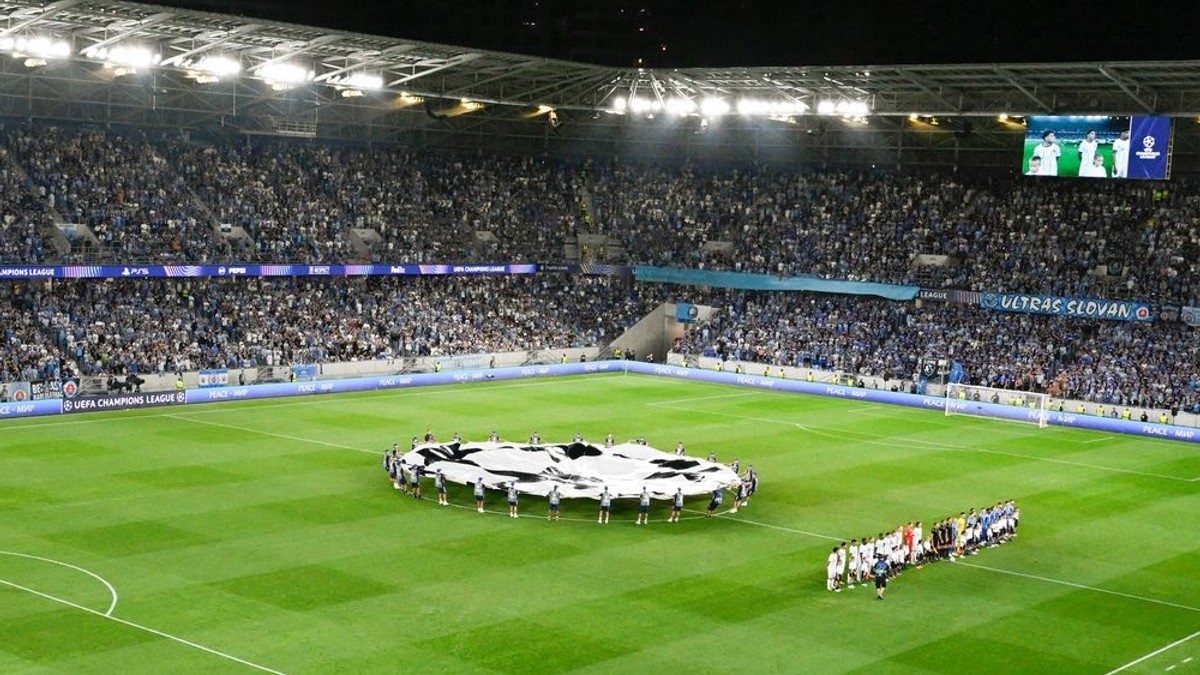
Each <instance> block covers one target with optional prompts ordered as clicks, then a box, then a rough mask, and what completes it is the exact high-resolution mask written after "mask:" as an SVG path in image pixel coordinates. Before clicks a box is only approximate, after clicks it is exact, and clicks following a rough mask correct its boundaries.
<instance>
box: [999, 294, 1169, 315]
mask: <svg viewBox="0 0 1200 675" xmlns="http://www.w3.org/2000/svg"><path fill="white" fill-rule="evenodd" d="M979 304H980V306H981V307H983V308H985V309H993V310H997V311H1000V312H1022V313H1025V314H1049V315H1055V316H1069V317H1074V318H1076V319H1104V320H1107V321H1153V320H1154V313H1153V312H1151V311H1150V306H1149V305H1147V304H1145V303H1142V302H1127V301H1124V300H1098V299H1095V298H1071V297H1061V296H1057V295H1031V294H1027V293H983V294H982V295H981V296H980V301H979Z"/></svg>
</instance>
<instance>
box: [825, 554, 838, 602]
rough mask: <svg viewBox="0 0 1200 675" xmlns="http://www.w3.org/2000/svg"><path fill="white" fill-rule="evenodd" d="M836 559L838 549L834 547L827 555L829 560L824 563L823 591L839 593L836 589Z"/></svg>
mask: <svg viewBox="0 0 1200 675" xmlns="http://www.w3.org/2000/svg"><path fill="white" fill-rule="evenodd" d="M837 557H838V547H836V546H834V547H833V551H832V552H831V553H830V554H829V559H828V560H827V561H826V562H825V590H827V591H840V590H841V589H840V588H838V587H837Z"/></svg>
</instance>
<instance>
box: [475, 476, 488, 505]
mask: <svg viewBox="0 0 1200 675" xmlns="http://www.w3.org/2000/svg"><path fill="white" fill-rule="evenodd" d="M486 495H487V491H486V490H484V488H483V476H480V477H479V478H477V479H476V480H475V510H476V511H479V512H480V513H483V499H484V497H485V496H486Z"/></svg>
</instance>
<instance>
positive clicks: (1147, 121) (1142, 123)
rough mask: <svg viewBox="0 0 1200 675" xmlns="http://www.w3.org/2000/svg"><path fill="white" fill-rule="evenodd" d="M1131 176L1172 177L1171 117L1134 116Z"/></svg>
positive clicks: (1130, 154) (1130, 156)
mask: <svg viewBox="0 0 1200 675" xmlns="http://www.w3.org/2000/svg"><path fill="white" fill-rule="evenodd" d="M1129 145H1130V148H1129V150H1130V153H1129V177H1130V178H1157V179H1165V178H1170V175H1169V174H1168V172H1169V171H1170V168H1171V165H1170V163H1169V162H1168V161H1167V159H1168V157H1169V156H1170V154H1171V118H1170V117H1134V118H1133V121H1132V123H1131V124H1130V127H1129Z"/></svg>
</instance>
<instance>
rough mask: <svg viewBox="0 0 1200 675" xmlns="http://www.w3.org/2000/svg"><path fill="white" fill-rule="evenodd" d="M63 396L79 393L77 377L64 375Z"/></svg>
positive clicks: (69, 396)
mask: <svg viewBox="0 0 1200 675" xmlns="http://www.w3.org/2000/svg"><path fill="white" fill-rule="evenodd" d="M62 395H63V398H75V397H76V396H78V395H79V378H78V377H65V378H63V381H62Z"/></svg>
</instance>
